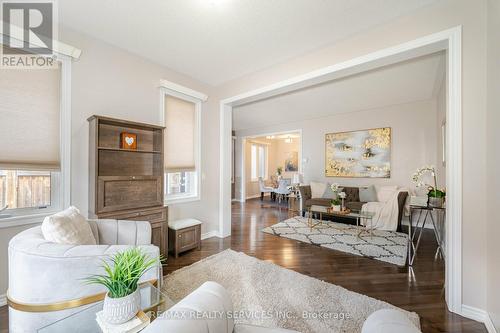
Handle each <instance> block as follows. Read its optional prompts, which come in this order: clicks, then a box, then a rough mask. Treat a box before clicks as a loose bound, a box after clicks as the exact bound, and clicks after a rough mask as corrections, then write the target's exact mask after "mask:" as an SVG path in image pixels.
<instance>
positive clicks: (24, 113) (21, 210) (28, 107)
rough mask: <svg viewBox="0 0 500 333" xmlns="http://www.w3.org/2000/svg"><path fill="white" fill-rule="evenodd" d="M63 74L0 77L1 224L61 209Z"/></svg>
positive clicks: (7, 73)
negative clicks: (0, 147)
mask: <svg viewBox="0 0 500 333" xmlns="http://www.w3.org/2000/svg"><path fill="white" fill-rule="evenodd" d="M61 70H62V66H59V67H58V68H53V69H37V70H10V71H3V72H2V75H1V76H0V100H1V101H2V102H1V103H0V119H2V120H1V121H0V142H2V143H3V144H2V149H1V150H2V152H1V154H0V209H2V208H5V207H7V209H5V210H4V211H2V212H1V213H0V215H2V216H1V218H0V223H1V222H2V220H3V219H4V218H9V217H19V216H27V215H34V214H40V213H44V212H47V213H48V212H49V211H52V210H59V209H61V208H62V201H63V200H62V192H63V191H62V181H61V169H62V168H61V164H62V163H61V156H60V155H61V145H60V142H61V138H60V133H61V131H60V128H61V127H60V122H61V117H62V116H63V115H62V112H61V110H62V109H61V100H62V99H61V95H62V87H61ZM65 120H66V118H63V119H62V121H65ZM63 135H64V134H63Z"/></svg>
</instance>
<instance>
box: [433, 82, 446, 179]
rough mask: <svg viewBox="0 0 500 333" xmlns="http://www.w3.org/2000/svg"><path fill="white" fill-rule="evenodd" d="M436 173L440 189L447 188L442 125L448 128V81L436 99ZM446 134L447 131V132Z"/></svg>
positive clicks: (440, 89)
mask: <svg viewBox="0 0 500 333" xmlns="http://www.w3.org/2000/svg"><path fill="white" fill-rule="evenodd" d="M436 108H437V112H436V116H437V120H436V139H437V145H436V164H435V166H436V173H437V175H438V187H439V188H444V187H446V167H445V165H443V135H442V127H441V126H442V125H443V124H445V127H446V80H443V83H442V84H441V86H440V88H439V92H438V95H437V98H436ZM445 132H446V130H445Z"/></svg>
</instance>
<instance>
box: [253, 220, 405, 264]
mask: <svg viewBox="0 0 500 333" xmlns="http://www.w3.org/2000/svg"><path fill="white" fill-rule="evenodd" d="M316 222H318V221H317V220H315V221H314V223H316ZM362 230H364V227H362V226H360V227H357V226H355V225H349V224H344V223H337V222H332V221H325V220H323V224H322V225H317V226H316V227H314V228H313V229H311V228H309V227H308V226H307V217H301V216H295V217H293V218H291V219H288V220H285V221H282V222H279V223H276V224H274V225H272V226H269V227H267V228H264V229H262V231H263V232H265V233H269V234H273V235H276V236H280V237H285V238H289V239H294V240H297V241H301V242H304V243H309V244H313V245H318V246H322V247H326V248H328V249H332V250H337V251H342V252H347V253H352V254H355V255H358V256H363V257H368V258H372V259H376V260H381V261H385V262H389V263H391V264H396V265H398V266H404V265H405V264H406V255H407V252H408V235H407V234H405V233H401V232H396V231H385V230H373V236H371V235H370V233H369V232H363V233H362V234H361V235H359V236H358V234H359V232H360V231H362Z"/></svg>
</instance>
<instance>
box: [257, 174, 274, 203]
mask: <svg viewBox="0 0 500 333" xmlns="http://www.w3.org/2000/svg"><path fill="white" fill-rule="evenodd" d="M259 191H260V200H261V201H262V200H264V193H270V195H271V200H272V196H273V193H274V188H273V187H271V186H266V184H265V183H264V179H262V177H259Z"/></svg>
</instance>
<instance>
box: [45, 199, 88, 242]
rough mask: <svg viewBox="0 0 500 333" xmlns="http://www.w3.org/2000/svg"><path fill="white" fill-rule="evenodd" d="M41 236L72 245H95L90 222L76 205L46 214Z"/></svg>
mask: <svg viewBox="0 0 500 333" xmlns="http://www.w3.org/2000/svg"><path fill="white" fill-rule="evenodd" d="M42 233H43V237H44V238H45V239H46V240H48V241H49V242H53V243H59V244H73V245H96V240H95V238H94V234H92V229H91V228H90V224H89V223H88V222H87V220H86V219H85V217H84V216H82V215H81V214H80V211H79V210H78V209H77V208H76V207H73V206H71V207H69V208H68V209H66V210H63V211H62V212H59V213H57V214H54V215H51V216H47V217H46V218H45V219H44V220H43V223H42Z"/></svg>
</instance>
